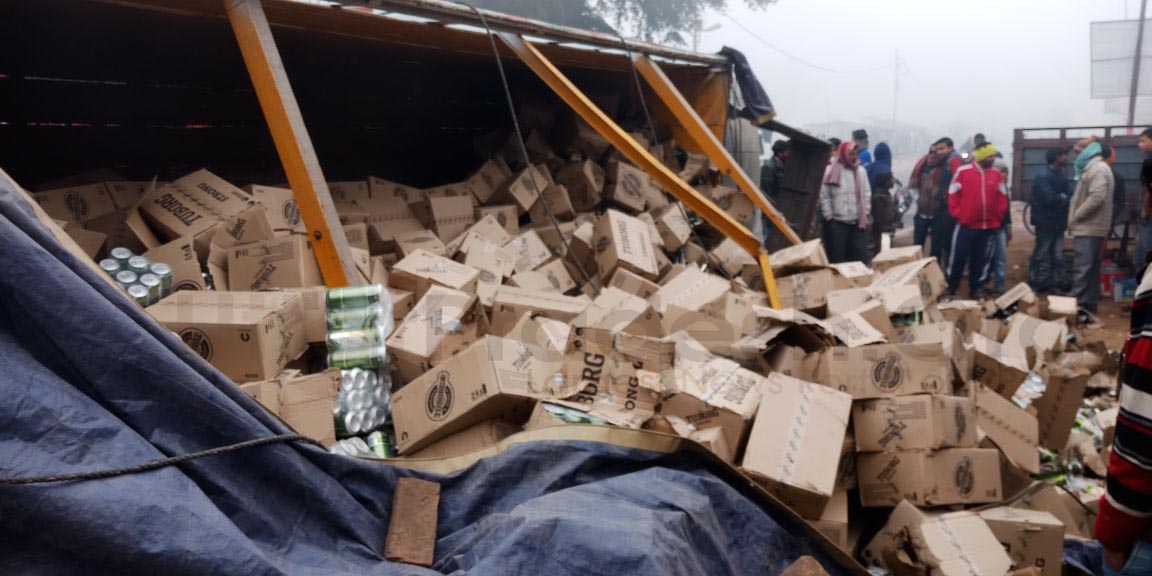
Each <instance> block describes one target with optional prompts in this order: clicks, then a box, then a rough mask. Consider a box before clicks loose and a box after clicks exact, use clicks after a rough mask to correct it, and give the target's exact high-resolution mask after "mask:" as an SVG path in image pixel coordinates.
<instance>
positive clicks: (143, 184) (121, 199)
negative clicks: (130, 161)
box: [104, 181, 156, 210]
mask: <svg viewBox="0 0 1152 576" xmlns="http://www.w3.org/2000/svg"><path fill="white" fill-rule="evenodd" d="M155 185H156V182H155V181H139V182H105V183H104V186H105V187H106V188H107V189H108V195H109V196H111V197H112V202H113V203H114V204H116V208H117V209H118V210H127V209H130V208H135V207H136V205H137V204H139V203H140V199H141V198H143V197H144V194H145V193H146V192H148V190H149V189H151V188H152V187H154V186H155Z"/></svg>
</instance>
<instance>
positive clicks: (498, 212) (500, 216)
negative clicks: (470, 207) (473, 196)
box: [475, 204, 535, 242]
mask: <svg viewBox="0 0 1152 576" xmlns="http://www.w3.org/2000/svg"><path fill="white" fill-rule="evenodd" d="M533 208H535V205H533ZM485 216H491V217H492V218H494V219H495V220H496V223H497V224H499V225H500V227H501V228H503V229H504V232H505V233H507V234H509V235H510V237H511V236H515V235H517V234H519V233H520V213H519V209H518V208H517V207H516V205H515V204H497V205H495V206H478V207H476V209H475V217H476V221H480V220H482V219H483V218H484V217H485ZM505 242H507V240H505Z"/></svg>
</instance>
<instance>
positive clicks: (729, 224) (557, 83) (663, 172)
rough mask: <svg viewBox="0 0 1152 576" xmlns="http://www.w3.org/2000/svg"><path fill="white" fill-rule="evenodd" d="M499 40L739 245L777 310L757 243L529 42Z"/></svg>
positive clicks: (502, 36)
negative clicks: (754, 265)
mask: <svg viewBox="0 0 1152 576" xmlns="http://www.w3.org/2000/svg"><path fill="white" fill-rule="evenodd" d="M499 36H500V39H501V40H502V41H503V42H504V43H505V44H507V45H508V47H509V48H511V49H512V52H514V53H515V54H516V56H518V57H519V58H520V59H521V60H523V61H524V63H525V64H527V65H528V68H530V69H531V70H532V71H533V72H535V73H536V75H537V76H539V77H540V79H541V80H543V81H544V83H545V84H547V85H548V87H549V88H551V89H552V91H553V92H555V93H556V95H557V96H560V98H561V99H563V100H564V101H565V102H567V103H568V105H569V106H571V107H572V109H573V110H575V111H576V113H577V114H579V115H580V117H581V118H583V119H584V120H585V121H586V122H588V124H590V125H591V126H592V128H594V129H595V130H596V131H597V132H598V133H600V135H601V136H603V137H605V138H606V139H608V141H609V142H611V143H612V145H613V146H615V147H616V149H617V150H619V151H620V153H621V154H623V155H624V156H625V157H626V158H628V159H629V160H631V161H632V163H633V164H636V165H637V166H639V167H640V168H641V169H643V170H644V171H645V172H647V173H648V175H649V176H650V177H652V179H653V180H655V181H656V183H657V184H659V185H660V186H661V187H662V188H664V189H665V190H667V191H669V192H670V193H671V194H672V195H673V196H675V197H677V198H679V199H680V201H681V202H683V203H684V204H685V206H687V207H688V208H689V209H690V210H692V211H693V212H695V213H697V214H699V215H700V217H701V218H703V219H704V220H706V221H707V222H708V223H709V224H711V225H712V226H714V227H716V228H717V229H718V230H720V232H722V233H723V234H724V235H725V236H727V237H729V238H731V239H732V240H733V241H735V242H736V243H737V244H739V245H740V247H741V248H743V249H744V250H745V251H747V252H748V253H749V254H751V255H752V257H753V258H757V259H758V262H759V263H760V267H761V269H762V271H763V272H764V284H765V289H766V290H767V292H768V298H769V302H770V303H771V305H772V307H773V308H779V307H780V298H779V296H778V294H777V291H776V281H775V278H774V277H773V276H772V267H771V266H768V253H767V252H765V251H764V247H763V246H761V244H760V241H759V240H757V239H756V237H755V236H754V235H753V234H752V232H751V231H749V230H748V229H747V228H745V227H744V225H743V224H741V223H740V222H737V221H736V220H735V219H734V218H732V216H730V215H729V214H728V213H727V212H724V211H723V210H721V209H720V208H719V207H718V206H716V204H714V203H712V201H711V200H709V199H708V198H706V197H704V196H703V195H701V194H700V193H699V192H697V191H696V190H695V189H694V188H692V187H691V186H689V185H688V184H687V183H686V182H684V181H683V180H681V179H680V177H679V176H678V175H677V174H676V173H674V172H672V171H671V170H670V169H668V167H667V166H665V165H664V163H663V162H660V161H658V160H656V158H654V157H653V156H652V155H651V154H649V153H648V150H647V149H645V148H644V147H643V146H641V145H640V144H638V143H637V142H636V141H635V140H633V139H632V137H631V136H629V135H628V133H627V132H625V131H624V129H623V128H621V127H620V126H619V125H617V124H616V123H615V122H613V121H612V119H611V118H609V117H608V115H607V114H605V113H604V111H602V110H600V108H598V107H597V106H596V105H595V104H593V103H592V101H591V100H590V99H589V98H588V97H587V96H586V95H584V93H583V92H581V91H580V89H579V88H577V87H576V85H575V84H573V83H572V81H571V80H569V79H568V77H566V76H564V74H563V73H562V72H560V70H559V69H557V68H556V67H555V66H554V65H553V64H552V62H550V61H549V60H548V59H547V58H546V57H544V55H543V54H541V53H540V51H539V50H537V49H536V47H534V46H533V45H532V44H531V43H530V42H528V41H527V40H525V39H523V38H521V37H520V36H518V35H516V34H511V33H507V32H500V33H499Z"/></svg>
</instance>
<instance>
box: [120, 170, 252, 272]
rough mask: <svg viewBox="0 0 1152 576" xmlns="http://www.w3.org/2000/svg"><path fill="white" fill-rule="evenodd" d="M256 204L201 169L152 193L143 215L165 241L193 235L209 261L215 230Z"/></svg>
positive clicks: (143, 204) (142, 207)
mask: <svg viewBox="0 0 1152 576" xmlns="http://www.w3.org/2000/svg"><path fill="white" fill-rule="evenodd" d="M255 205H256V199H255V198H253V197H252V196H250V195H249V194H248V193H247V192H245V191H243V190H241V189H239V188H237V187H235V186H233V185H231V184H229V183H228V182H225V181H224V180H223V179H221V178H219V177H217V176H216V175H215V174H212V173H211V172H209V171H207V170H198V171H196V172H193V173H192V174H189V175H187V176H184V177H182V178H178V179H177V180H176V181H174V182H172V183H171V184H168V185H166V186H162V187H159V188H157V189H155V190H153V191H152V192H150V193H148V195H147V196H145V197H144V198H143V199H142V200H141V201H140V212H141V214H142V215H143V216H144V219H145V220H147V221H148V222H149V224H151V225H152V227H153V228H154V229H155V230H156V231H157V232H159V234H160V236H162V237H163V238H164V239H165V240H175V239H176V238H179V237H181V236H188V235H191V236H192V237H193V238H194V240H195V243H196V251H197V252H198V253H199V255H200V257H201V258H205V257H206V256H207V254H208V242H209V241H210V240H211V239H212V231H213V230H214V229H215V228H216V227H217V226H218V225H220V224H223V223H224V222H227V221H228V219H229V217H230V216H234V215H237V214H239V213H241V212H243V211H244V210H247V209H248V208H251V207H253V206H255Z"/></svg>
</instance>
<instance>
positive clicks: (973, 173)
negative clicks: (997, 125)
mask: <svg viewBox="0 0 1152 576" xmlns="http://www.w3.org/2000/svg"><path fill="white" fill-rule="evenodd" d="M972 156H973V160H975V162H974V163H972V164H967V165H965V166H961V167H960V168H959V169H958V170H956V175H955V176H953V177H952V184H951V186H949V187H948V212H949V214H951V215H952V217H953V218H955V219H956V223H957V224H958V226H957V227H956V231H955V232H954V233H953V237H952V259H951V262H949V266H948V295H949V296H955V295H956V290H957V289H959V288H960V282H961V281H962V280H963V279H964V269H965V267H967V268H968V292H969V297H970V298H973V299H976V298H979V297H981V295H982V294H981V292H982V290H981V289H982V287H983V286H984V282H985V281H987V280H988V266H987V264H988V261H989V259H990V258H991V257H992V255H993V250H994V248H995V244H994V243H993V240H994V239H995V238H996V234H997V232H998V231H999V230H1000V227H1001V225H1002V223H1003V220H1004V215H1005V214H1006V213H1007V212H1008V190H1007V188H1005V186H1004V179H1003V175H1002V174H1001V173H1000V171H999V170H996V169H995V167H994V166H995V163H996V147H995V146H993V145H992V144H989V143H985V144H984V145H983V146H981V147H979V148H977V149H976V150H975V151H973V152H972Z"/></svg>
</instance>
